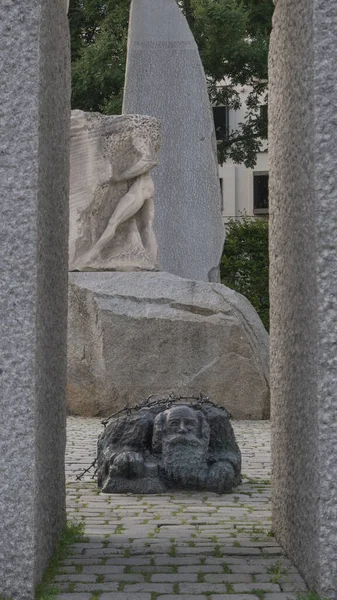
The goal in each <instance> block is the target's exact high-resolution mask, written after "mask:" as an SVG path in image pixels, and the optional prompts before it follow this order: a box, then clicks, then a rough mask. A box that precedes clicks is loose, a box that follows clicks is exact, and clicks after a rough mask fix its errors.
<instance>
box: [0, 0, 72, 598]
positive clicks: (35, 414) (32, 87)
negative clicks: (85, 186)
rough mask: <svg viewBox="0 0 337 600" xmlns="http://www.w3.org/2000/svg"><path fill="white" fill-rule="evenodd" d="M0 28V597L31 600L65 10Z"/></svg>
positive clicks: (45, 432)
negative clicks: (0, 129) (0, 29)
mask: <svg viewBox="0 0 337 600" xmlns="http://www.w3.org/2000/svg"><path fill="white" fill-rule="evenodd" d="M0 22H1V24H2V31H1V37H0V53H1V66H0V70H1V88H0V105H1V126H2V131H1V142H0V156H1V160H0V196H1V202H0V254H1V270H0V319H1V336H0V357H1V359H0V360H1V365H0V367H1V369H0V381H1V391H0V396H1V421H0V473H1V485H0V596H1V597H2V598H11V599H12V600H21V599H22V600H32V599H33V598H34V589H35V585H36V583H37V582H38V581H39V579H40V578H41V576H42V573H43V570H44V569H45V567H46V566H47V564H48V561H49V558H50V556H51V554H52V552H53V550H54V546H55V543H56V542H57V540H58V537H59V535H60V532H61V529H62V527H63V525H64V523H65V482H64V452H65V402H64V389H65V375H66V315H67V248H68V239H67V237H68V205H67V196H68V162H69V155H68V137H69V119H70V64H69V62H70V61H69V55H70V53H69V39H68V23H67V17H66V7H65V1H64V0H34V1H33V0H16V1H15V2H13V1H12V0H3V1H2V2H1V6H0Z"/></svg>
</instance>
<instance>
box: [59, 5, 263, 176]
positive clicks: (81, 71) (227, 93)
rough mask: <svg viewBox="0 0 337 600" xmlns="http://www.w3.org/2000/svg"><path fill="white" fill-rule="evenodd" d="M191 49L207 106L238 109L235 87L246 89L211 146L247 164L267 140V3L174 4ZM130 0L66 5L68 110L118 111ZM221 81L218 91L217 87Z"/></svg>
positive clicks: (122, 81)
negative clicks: (233, 117)
mask: <svg viewBox="0 0 337 600" xmlns="http://www.w3.org/2000/svg"><path fill="white" fill-rule="evenodd" d="M178 2H179V4H180V6H181V8H182V10H183V12H184V13H185V15H186V18H187V20H188V22H189V25H190V27H191V30H192V32H193V34H194V37H195V39H196V42H197V44H198V47H199V51H200V56H201V60H202V62H203V65H204V69H205V72H206V76H207V79H208V84H209V94H210V99H211V102H212V104H214V105H227V106H228V107H229V108H232V109H237V108H239V107H240V102H241V101H240V94H239V92H238V87H240V86H243V85H246V86H247V85H248V86H250V87H251V92H250V93H249V96H248V102H247V113H246V118H245V121H244V122H243V123H241V124H240V125H239V127H238V129H237V130H236V131H234V132H232V133H230V134H229V135H228V136H224V138H223V139H222V140H220V142H218V154H219V161H220V162H221V163H223V162H224V161H225V160H226V159H227V158H228V157H230V158H232V159H233V160H234V161H235V162H238V163H241V162H243V163H244V164H245V165H246V166H247V167H253V166H254V164H255V161H256V153H257V152H258V150H259V148H260V145H261V138H262V139H263V138H264V139H265V138H266V137H267V116H266V111H262V112H261V113H260V112H259V111H258V110H257V109H258V107H259V105H261V104H266V103H267V57H268V45H269V35H270V31H271V17H272V13H273V0H178ZM129 7H130V0H71V3H70V11H69V20H70V31H71V48H72V65H73V96H72V105H73V108H81V109H83V110H94V111H100V112H103V113H105V114H118V113H119V112H120V110H121V105H122V95H123V85H124V73H125V64H126V41H127V27H128V14H129ZM219 82H221V87H219Z"/></svg>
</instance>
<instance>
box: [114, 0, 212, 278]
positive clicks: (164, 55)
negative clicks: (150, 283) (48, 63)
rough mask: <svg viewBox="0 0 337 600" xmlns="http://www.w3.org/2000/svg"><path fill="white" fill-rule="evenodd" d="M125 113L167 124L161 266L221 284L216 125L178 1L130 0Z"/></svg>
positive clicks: (159, 191)
mask: <svg viewBox="0 0 337 600" xmlns="http://www.w3.org/2000/svg"><path fill="white" fill-rule="evenodd" d="M123 112H124V113H138V114H141V115H150V116H152V117H157V118H158V119H159V120H160V122H161V125H162V139H163V143H162V148H161V153H160V166H159V167H158V168H157V169H155V171H154V174H153V179H154V183H155V190H156V195H155V204H156V211H155V219H154V232H155V234H156V236H157V241H158V245H159V251H160V252H159V262H160V265H161V267H162V269H163V270H164V271H168V272H169V273H173V274H174V275H179V276H180V277H186V278H188V279H199V280H203V281H218V275H219V273H218V265H219V262H220V258H221V253H222V248H223V242H224V226H223V220H222V216H221V196H220V185H219V177H218V170H217V169H218V167H217V160H216V147H215V144H216V142H215V133H214V123H213V117H212V112H211V107H210V102H209V98H208V93H207V85H206V78H205V74H204V70H203V67H202V64H201V60H200V57H199V52H198V48H197V45H196V43H195V41H194V38H193V36H192V33H191V31H190V29H189V27H188V24H187V21H186V19H185V17H184V15H183V14H182V12H181V9H180V8H179V6H178V4H177V2H176V0H133V1H132V6H131V15H130V25H129V39H128V58H127V71H126V81H125V90H124V106H123Z"/></svg>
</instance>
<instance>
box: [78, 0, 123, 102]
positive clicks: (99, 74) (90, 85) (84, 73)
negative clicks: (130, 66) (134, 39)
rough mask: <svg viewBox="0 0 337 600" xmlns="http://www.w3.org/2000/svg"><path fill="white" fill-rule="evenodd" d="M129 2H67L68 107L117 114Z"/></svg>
mask: <svg viewBox="0 0 337 600" xmlns="http://www.w3.org/2000/svg"><path fill="white" fill-rule="evenodd" d="M129 8H130V0H71V2H70V9H69V24H70V33H71V57H72V106H73V108H80V109H82V110H87V111H98V112H102V113H105V114H119V113H120V112H121V106H122V99H123V86H124V75H125V65H126V42H127V28H128V18H129Z"/></svg>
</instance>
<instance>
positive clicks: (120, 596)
mask: <svg viewBox="0 0 337 600" xmlns="http://www.w3.org/2000/svg"><path fill="white" fill-rule="evenodd" d="M74 600H76V599H74ZM83 600H84V599H83ZM99 600H151V594H143V593H138V594H137V599H136V598H135V597H134V594H128V593H124V592H118V593H117V594H116V593H113V594H102V595H101V596H100V597H99Z"/></svg>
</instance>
